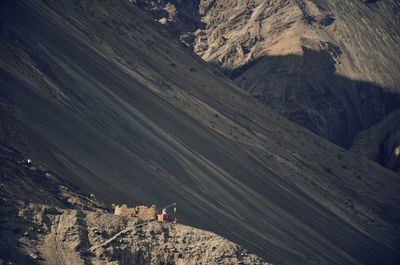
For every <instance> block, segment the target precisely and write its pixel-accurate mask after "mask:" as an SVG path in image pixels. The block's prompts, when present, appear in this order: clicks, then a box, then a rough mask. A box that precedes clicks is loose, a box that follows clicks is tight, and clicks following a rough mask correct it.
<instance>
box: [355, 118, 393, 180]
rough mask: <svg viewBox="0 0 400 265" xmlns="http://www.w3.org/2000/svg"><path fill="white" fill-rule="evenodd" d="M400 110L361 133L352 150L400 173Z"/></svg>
mask: <svg viewBox="0 0 400 265" xmlns="http://www.w3.org/2000/svg"><path fill="white" fill-rule="evenodd" d="M399 150H400V110H397V111H395V112H393V113H391V114H390V115H389V116H388V117H387V118H386V119H385V120H383V121H382V122H380V123H378V124H377V125H375V126H373V127H372V128H370V129H368V130H366V131H363V132H361V133H359V134H358V135H357V137H356V139H355V141H354V144H353V146H352V147H351V151H352V152H354V153H356V154H358V155H361V156H364V157H367V158H369V159H371V160H373V161H375V162H377V163H379V164H381V165H383V166H385V167H387V168H390V169H392V170H394V171H397V172H399V173H400V154H399Z"/></svg>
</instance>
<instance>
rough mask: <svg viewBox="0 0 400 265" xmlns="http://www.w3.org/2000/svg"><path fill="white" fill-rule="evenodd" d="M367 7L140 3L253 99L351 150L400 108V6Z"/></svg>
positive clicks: (308, 0)
mask: <svg viewBox="0 0 400 265" xmlns="http://www.w3.org/2000/svg"><path fill="white" fill-rule="evenodd" d="M142 2H146V3H149V2H151V3H152V5H151V6H152V8H148V5H149V4H147V5H141V3H142ZM372 2H373V3H372ZM372 2H371V3H367V2H365V1H359V0H350V1H344V2H332V1H325V0H273V1H267V2H266V1H261V0H247V1H226V0H217V1H215V0H213V1H210V0H202V1H193V2H192V1H187V2H185V3H182V2H181V1H175V0H171V1H149V0H137V3H138V5H139V6H140V7H141V8H143V9H145V10H146V11H147V12H150V13H151V14H152V16H153V17H155V18H156V19H157V20H159V21H160V22H162V23H163V24H166V25H167V26H168V27H170V28H172V30H173V31H174V32H177V34H178V35H180V38H181V39H182V40H183V41H184V42H185V43H187V44H188V45H190V46H192V47H193V49H194V51H195V52H196V53H197V54H198V55H199V56H200V57H201V58H203V59H204V60H205V61H207V62H210V63H213V64H216V65H218V66H220V67H221V68H222V69H224V71H225V72H226V73H227V74H228V75H229V76H230V77H231V78H232V79H233V80H235V82H236V83H237V84H239V85H240V86H241V87H242V88H243V89H245V90H246V91H248V92H249V93H250V94H251V95H253V96H254V97H256V98H257V99H259V100H260V101H261V102H263V103H265V104H266V105H268V106H270V107H271V108H273V109H274V110H275V111H276V112H278V113H280V114H282V115H284V116H285V117H287V118H288V119H290V120H292V121H294V122H296V123H298V124H300V125H302V126H304V127H306V128H308V129H310V130H312V131H313V132H315V133H317V134H318V135H320V136H322V137H324V138H326V139H328V140H330V141H333V142H334V143H337V144H339V145H341V146H343V147H347V148H348V147H350V146H351V143H352V141H353V139H354V137H355V135H356V134H357V133H358V132H360V131H362V130H365V129H367V128H369V127H371V126H372V125H373V124H376V123H378V122H380V121H381V120H383V119H384V118H385V117H386V115H387V114H388V113H390V112H392V111H393V110H395V109H396V108H398V107H399V105H400V96H399V93H400V74H399V72H400V71H399V70H400V59H399V56H397V55H398V54H399V53H400V46H399V41H400V31H399V28H400V20H399V12H400V5H399V4H398V1H393V0H391V1H372ZM171 6H174V8H171ZM171 9H173V10H175V11H174V13H173V14H171V13H170V12H169V13H168V12H167V11H168V10H171ZM187 10H191V12H188V11H187ZM190 14H197V15H195V16H193V17H195V18H197V20H196V21H195V22H194V23H192V25H193V26H192V27H194V28H195V30H192V31H191V32H188V30H190V29H189V28H188V27H182V26H181V25H182V23H183V21H186V22H187V23H190V22H191V21H187V17H188V16H190ZM166 18H168V19H166ZM202 23H203V24H202Z"/></svg>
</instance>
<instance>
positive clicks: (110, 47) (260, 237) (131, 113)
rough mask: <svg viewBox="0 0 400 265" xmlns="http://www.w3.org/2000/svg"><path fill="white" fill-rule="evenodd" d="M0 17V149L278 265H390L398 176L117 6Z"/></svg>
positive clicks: (87, 4) (34, 7)
mask: <svg viewBox="0 0 400 265" xmlns="http://www.w3.org/2000/svg"><path fill="white" fill-rule="evenodd" d="M0 5H1V8H0V22H1V41H0V47H1V50H2V53H1V54H0V65H1V67H0V76H1V79H0V88H1V94H0V95H1V98H2V101H1V103H2V109H4V110H5V112H4V114H3V112H2V115H4V116H5V118H4V121H5V122H4V123H2V128H1V130H2V138H3V139H5V141H7V142H10V143H13V145H14V146H18V148H19V149H20V150H22V151H23V152H24V153H25V154H28V155H29V157H31V158H32V159H33V160H34V161H38V162H40V163H42V164H43V165H45V166H46V167H48V168H49V169H51V170H53V171H55V172H56V173H58V174H59V175H61V176H65V177H66V178H67V179H68V181H70V182H72V183H74V184H75V185H78V186H80V187H81V188H82V189H83V190H85V191H87V192H91V193H95V194H96V196H98V197H99V198H101V199H104V200H106V201H108V202H122V201H123V202H125V203H129V204H133V203H136V202H138V201H140V202H142V203H153V202H154V203H156V204H157V205H164V204H167V203H169V202H171V201H176V202H177V203H178V205H179V212H180V213H179V215H180V217H179V218H180V220H182V222H183V223H185V224H189V225H192V226H196V227H200V228H207V229H208V230H211V231H214V232H217V233H218V234H221V235H223V236H224V237H226V238H228V239H230V240H233V241H234V242H237V243H240V244H242V245H243V246H245V247H246V248H248V249H249V250H250V251H252V252H255V253H257V254H258V255H260V256H262V257H263V258H265V259H266V260H267V261H268V262H272V263H275V264H395V262H396V260H398V259H399V255H400V254H399V253H398V251H397V249H399V248H398V246H399V231H398V226H397V224H398V221H399V217H398V216H396V215H395V214H389V215H388V214H387V213H388V212H390V213H392V212H393V213H396V212H398V206H397V202H398V201H399V199H400V197H399V194H400V193H399V189H400V185H399V179H398V175H397V174H395V173H393V172H390V171H389V170H386V169H384V168H382V167H380V166H379V165H377V164H375V163H373V162H370V161H366V160H364V159H362V158H358V157H356V156H354V155H352V154H350V153H349V152H347V151H345V150H343V149H341V148H339V147H337V146H335V145H333V144H331V143H329V142H327V141H325V140H323V139H321V138H319V137H318V136H316V135H314V134H313V133H311V132H309V131H307V130H305V129H303V128H301V127H299V126H297V125H295V124H293V123H291V122H289V121H287V120H286V119H284V118H281V117H280V116H277V115H276V114H274V113H273V112H272V111H271V110H270V109H268V108H267V107H265V106H264V105H262V104H259V103H258V102H256V101H255V100H254V99H253V98H251V97H250V96H249V95H248V94H246V93H245V92H243V91H242V90H241V89H239V88H238V87H236V86H235V85H233V84H232V83H231V82H230V80H228V79H226V78H224V77H223V75H222V74H221V73H220V72H219V71H218V70H216V69H215V68H212V67H209V66H207V65H205V63H203V62H201V61H200V60H199V59H198V58H197V57H196V56H193V55H192V54H190V53H189V52H188V51H185V50H184V49H183V47H182V44H180V43H179V42H177V41H174V40H173V39H174V38H173V37H172V36H170V35H169V34H168V33H166V32H165V31H163V30H162V29H160V28H159V27H157V25H154V24H153V23H151V21H150V20H148V19H147V18H146V17H145V16H144V15H143V14H141V12H140V11H139V10H138V9H136V7H135V6H133V5H131V4H129V2H128V1H122V0H121V1H111V0H109V1H102V2H96V1H95V2H93V1H77V2H75V3H73V2H71V1H46V2H44V1H35V2H32V1H19V2H14V1H3V2H1V4H0ZM2 121H3V119H2ZM360 242H362V243H360Z"/></svg>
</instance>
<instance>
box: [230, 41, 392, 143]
mask: <svg viewBox="0 0 400 265" xmlns="http://www.w3.org/2000/svg"><path fill="white" fill-rule="evenodd" d="M303 51H304V54H303V56H300V55H288V56H271V57H263V58H260V59H258V60H256V61H254V62H252V63H250V64H248V65H246V66H244V67H243V68H240V69H236V70H234V71H228V72H227V75H228V76H229V77H230V78H231V79H233V80H235V82H236V83H238V84H239V85H240V86H241V87H242V88H244V89H245V90H246V91H248V92H249V93H250V94H251V95H252V96H253V97H255V98H257V99H258V100H259V101H261V102H262V103H264V104H266V105H268V106H270V107H271V108H272V109H274V110H275V111H276V112H278V113H279V114H281V115H284V116H285V117H287V118H288V119H289V120H291V121H294V122H296V123H297V124H299V125H301V126H304V127H306V128H307V129H309V130H311V131H313V132H314V133H316V134H318V135H319V136H321V137H323V138H325V139H328V140H330V141H332V142H334V143H336V144H338V145H340V146H342V147H345V148H349V147H350V146H351V144H352V142H353V140H354V137H355V135H356V134H357V133H358V132H360V131H363V130H365V129H368V128H370V127H371V126H372V125H374V124H376V123H378V122H380V121H382V120H383V119H384V118H385V117H386V116H387V115H388V114H389V113H391V112H392V111H394V110H395V109H397V108H399V106H400V95H399V94H394V93H391V92H388V89H387V88H383V87H380V86H378V85H376V84H373V83H371V82H365V81H359V80H351V79H348V78H345V77H342V76H339V75H337V74H336V73H335V70H336V67H335V64H336V63H337V61H336V60H335V59H336V58H337V57H339V56H340V54H341V51H340V48H339V47H337V46H335V45H333V44H329V43H327V44H325V50H322V51H320V52H318V51H314V50H312V49H308V48H305V47H303Z"/></svg>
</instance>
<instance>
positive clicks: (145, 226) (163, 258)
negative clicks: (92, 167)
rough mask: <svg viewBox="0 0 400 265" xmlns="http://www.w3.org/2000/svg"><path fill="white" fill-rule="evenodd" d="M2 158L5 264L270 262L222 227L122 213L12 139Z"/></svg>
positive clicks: (0, 252) (1, 257)
mask: <svg viewBox="0 0 400 265" xmlns="http://www.w3.org/2000/svg"><path fill="white" fill-rule="evenodd" d="M0 159H1V161H2V162H3V163H2V166H1V167H0V173H1V174H0V188H1V193H0V213H1V217H0V218H1V219H0V238H1V241H0V243H1V245H0V262H1V263H2V264H49V265H53V264H74V265H75V264H88V263H89V264H121V265H123V264H162V263H164V264H165V263H169V264H198V263H202V264H239V263H241V264H265V265H267V263H265V262H263V261H262V260H261V259H260V258H258V257H256V256H254V255H252V254H249V253H248V251H247V250H245V249H243V248H242V247H240V246H238V245H236V244H233V243H232V242H229V241H228V240H226V239H224V238H222V237H220V236H217V235H216V234H213V233H210V232H207V231H202V230H199V229H195V228H193V227H188V226H184V225H181V224H172V223H158V222H155V221H144V220H141V219H138V218H136V217H133V216H116V215H114V214H112V213H111V211H110V209H109V208H108V207H107V206H105V205H104V204H102V203H100V202H99V201H98V200H97V199H96V197H95V196H94V195H93V194H91V195H86V194H84V193H83V192H82V191H80V190H79V188H78V187H76V186H74V185H72V184H71V183H68V182H66V181H65V180H63V179H62V177H60V176H57V175H56V174H54V173H53V172H51V171H49V170H47V169H46V168H44V167H43V166H40V165H38V164H33V163H27V161H26V160H24V157H23V156H22V155H21V154H20V153H19V152H17V151H16V150H15V149H13V148H12V147H10V146H8V145H7V144H6V143H3V142H2V143H1V146H0Z"/></svg>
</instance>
